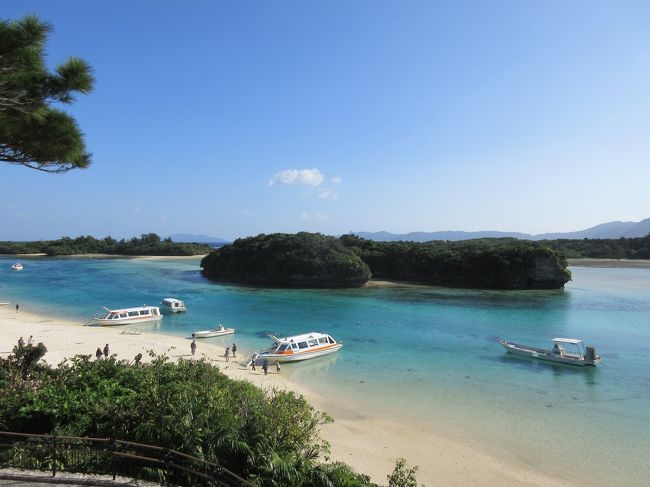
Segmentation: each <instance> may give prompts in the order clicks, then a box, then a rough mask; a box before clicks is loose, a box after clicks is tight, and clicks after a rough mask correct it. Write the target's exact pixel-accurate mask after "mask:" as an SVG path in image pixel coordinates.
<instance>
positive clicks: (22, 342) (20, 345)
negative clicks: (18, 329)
mask: <svg viewBox="0 0 650 487" xmlns="http://www.w3.org/2000/svg"><path fill="white" fill-rule="evenodd" d="M24 346H25V340H23V337H20V338H19V339H18V348H23V347H24ZM27 346H28V347H33V346H34V335H29V338H28V339H27Z"/></svg>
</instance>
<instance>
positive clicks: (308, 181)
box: [268, 168, 325, 186]
mask: <svg viewBox="0 0 650 487" xmlns="http://www.w3.org/2000/svg"><path fill="white" fill-rule="evenodd" d="M324 180H325V176H323V173H321V172H320V171H319V170H318V169H316V168H314V169H285V170H284V171H280V172H278V173H276V174H274V175H273V177H272V178H271V179H269V183H268V185H269V186H273V185H275V184H302V185H306V186H319V185H320V184H321V183H322V182H323V181H324Z"/></svg>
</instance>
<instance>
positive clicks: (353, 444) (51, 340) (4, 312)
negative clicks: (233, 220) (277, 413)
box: [0, 304, 578, 487]
mask: <svg viewBox="0 0 650 487" xmlns="http://www.w3.org/2000/svg"><path fill="white" fill-rule="evenodd" d="M30 335H33V336H34V340H35V342H36V343H38V342H43V343H44V344H45V345H46V346H47V349H48V353H47V355H46V357H45V358H46V361H47V362H48V363H49V364H50V365H56V364H58V363H59V362H61V361H62V360H63V359H65V358H66V357H71V356H74V355H77V354H87V355H92V356H93V357H94V354H95V351H96V349H97V347H100V348H103V347H104V345H105V344H107V343H108V344H109V347H110V350H111V354H117V358H118V359H127V360H131V359H133V357H135V355H137V354H138V353H142V354H143V356H144V358H145V359H146V358H147V357H148V355H147V351H148V350H153V351H155V352H156V353H165V354H167V355H168V356H169V357H170V358H172V359H178V358H180V357H183V358H192V355H191V353H190V341H189V340H187V339H184V338H180V337H174V336H167V335H159V334H151V333H144V332H142V333H141V332H134V331H133V330H132V329H126V328H123V327H90V326H82V324H81V323H75V322H72V321H67V322H66V321H62V320H60V319H52V318H49V317H47V316H44V315H41V314H38V310H24V309H22V307H21V310H20V312H16V310H15V307H14V306H13V304H10V305H8V306H2V307H0V356H3V357H6V356H7V355H8V354H9V353H11V350H12V349H13V347H14V345H15V344H16V343H17V341H18V338H19V337H20V336H22V337H23V339H24V340H25V341H27V339H28V338H29V336H30ZM197 343H198V347H197V351H196V355H195V356H194V358H196V359H200V358H202V357H205V358H207V359H208V360H210V361H211V362H212V363H213V364H215V365H217V366H218V367H219V368H220V369H221V371H222V372H224V373H225V374H227V375H228V376H229V377H231V378H233V379H243V380H247V381H249V382H251V383H253V384H255V385H257V386H259V387H263V388H271V387H281V388H287V389H290V390H294V391H296V392H298V393H300V394H303V395H304V396H305V397H306V398H307V399H308V400H309V401H310V403H311V404H312V405H313V406H314V407H316V408H317V409H319V410H322V411H325V412H327V413H328V414H330V415H331V416H332V417H333V418H334V423H333V424H329V425H326V426H324V427H323V429H322V431H321V433H322V436H323V438H325V439H326V440H328V441H329V442H330V443H331V445H332V454H331V459H332V460H341V461H344V462H346V463H348V464H349V465H351V466H353V467H354V468H355V469H356V470H357V471H359V472H362V473H365V474H368V475H370V476H371V478H372V479H373V481H375V482H378V483H380V484H384V483H386V476H387V475H388V474H389V473H390V472H391V471H392V469H393V467H394V464H395V460H396V459H397V458H399V457H404V458H406V459H407V462H408V465H411V466H412V465H419V466H420V469H419V472H418V481H419V483H420V484H425V485H428V486H430V487H431V486H434V485H445V486H465V485H481V486H487V487H491V486H494V487H496V486H501V487H503V486H506V487H507V486H573V485H578V484H577V483H574V482H570V481H568V480H565V479H560V478H555V477H551V476H548V475H546V474H545V473H544V472H539V471H536V470H535V469H534V468H533V467H532V466H530V465H527V464H524V463H523V462H518V461H517V459H516V456H515V455H516V452H515V453H513V455H512V458H498V457H496V456H493V454H492V453H491V452H488V451H481V450H478V449H476V448H475V447H473V446H470V445H467V444H464V443H461V442H459V441H456V440H453V439H450V438H446V437H443V436H441V435H440V434H437V433H436V432H434V431H432V429H431V427H430V426H429V425H426V424H418V423H416V422H414V421H412V420H404V421H402V420H401V418H399V419H393V418H385V417H376V416H373V415H372V414H367V413H366V412H365V411H360V410H359V407H358V406H357V405H355V404H353V403H350V402H347V401H346V400H345V399H342V398H339V397H336V398H328V397H323V396H321V395H319V394H316V393H314V392H313V391H311V390H308V389H306V388H304V387H300V386H298V385H296V384H294V383H292V382H290V381H289V380H287V379H286V378H285V377H284V376H283V375H282V374H277V373H275V370H274V369H273V370H272V371H270V372H269V374H268V375H266V376H265V375H264V374H263V372H262V371H261V370H260V369H258V370H257V371H256V372H253V371H252V370H250V369H245V368H243V367H242V366H241V365H239V363H238V361H239V360H241V359H242V358H244V357H245V356H247V355H246V351H245V350H240V351H239V353H238V357H237V360H233V359H231V360H230V361H229V362H226V361H225V358H224V357H223V352H224V350H223V349H222V348H221V347H217V346H215V345H211V344H209V343H206V342H202V341H198V342H197ZM240 357H241V358H240ZM373 414H374V413H373Z"/></svg>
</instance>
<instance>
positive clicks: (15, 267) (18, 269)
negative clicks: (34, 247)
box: [11, 262, 23, 271]
mask: <svg viewBox="0 0 650 487" xmlns="http://www.w3.org/2000/svg"><path fill="white" fill-rule="evenodd" d="M11 268H12V269H13V270H15V271H22V270H23V265H22V264H21V263H20V262H16V263H15V264H14V265H12V266H11Z"/></svg>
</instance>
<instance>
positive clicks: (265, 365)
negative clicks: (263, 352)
mask: <svg viewBox="0 0 650 487" xmlns="http://www.w3.org/2000/svg"><path fill="white" fill-rule="evenodd" d="M262 370H263V371H264V375H266V374H268V373H269V361H268V359H264V363H263V364H262Z"/></svg>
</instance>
